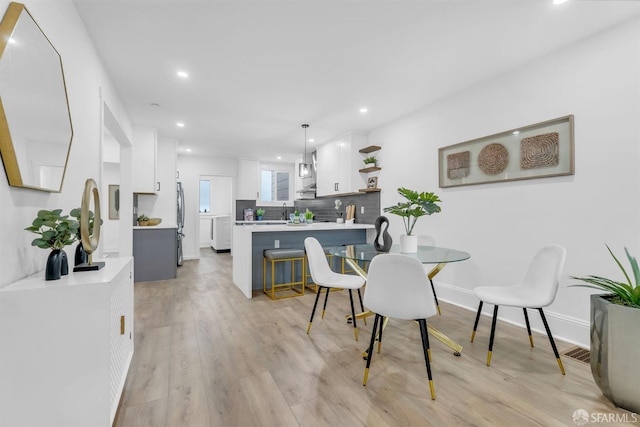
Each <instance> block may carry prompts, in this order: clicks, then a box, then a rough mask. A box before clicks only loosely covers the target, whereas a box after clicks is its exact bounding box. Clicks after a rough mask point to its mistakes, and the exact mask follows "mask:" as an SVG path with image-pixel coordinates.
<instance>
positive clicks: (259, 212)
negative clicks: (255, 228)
mask: <svg viewBox="0 0 640 427" xmlns="http://www.w3.org/2000/svg"><path fill="white" fill-rule="evenodd" d="M256 215H258V216H262V215H264V209H260V208H258V209H256Z"/></svg>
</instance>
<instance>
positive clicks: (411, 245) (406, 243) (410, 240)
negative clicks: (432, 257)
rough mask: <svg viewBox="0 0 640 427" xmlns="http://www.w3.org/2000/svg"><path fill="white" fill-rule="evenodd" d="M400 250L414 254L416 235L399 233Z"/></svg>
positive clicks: (416, 244)
mask: <svg viewBox="0 0 640 427" xmlns="http://www.w3.org/2000/svg"><path fill="white" fill-rule="evenodd" d="M400 252H401V253H403V254H415V253H416V252H418V236H407V235H406V234H402V235H400Z"/></svg>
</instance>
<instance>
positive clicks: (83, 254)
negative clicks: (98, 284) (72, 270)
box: [73, 242, 89, 267]
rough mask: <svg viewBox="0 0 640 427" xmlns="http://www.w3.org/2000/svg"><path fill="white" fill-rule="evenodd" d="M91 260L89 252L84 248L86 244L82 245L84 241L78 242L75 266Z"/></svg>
mask: <svg viewBox="0 0 640 427" xmlns="http://www.w3.org/2000/svg"><path fill="white" fill-rule="evenodd" d="M87 261H89V254H87V251H85V250H84V246H82V242H80V243H78V246H76V254H75V256H74V259H73V266H74V267H77V266H78V265H80V264H86V263H87Z"/></svg>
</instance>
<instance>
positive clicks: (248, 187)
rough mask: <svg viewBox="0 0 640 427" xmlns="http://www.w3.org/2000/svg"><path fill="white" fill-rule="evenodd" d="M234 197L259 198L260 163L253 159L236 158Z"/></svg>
mask: <svg viewBox="0 0 640 427" xmlns="http://www.w3.org/2000/svg"><path fill="white" fill-rule="evenodd" d="M237 183H238V184H237V189H236V199H237V200H258V199H260V192H259V188H260V163H259V162H258V161H257V160H253V159H239V160H238V179H237Z"/></svg>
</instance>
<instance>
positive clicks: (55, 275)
mask: <svg viewBox="0 0 640 427" xmlns="http://www.w3.org/2000/svg"><path fill="white" fill-rule="evenodd" d="M60 252H64V251H61V250H60V249H54V250H52V251H51V253H50V254H49V256H48V257H47V266H46V268H45V269H44V280H58V279H60V273H61V270H62V255H60Z"/></svg>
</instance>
